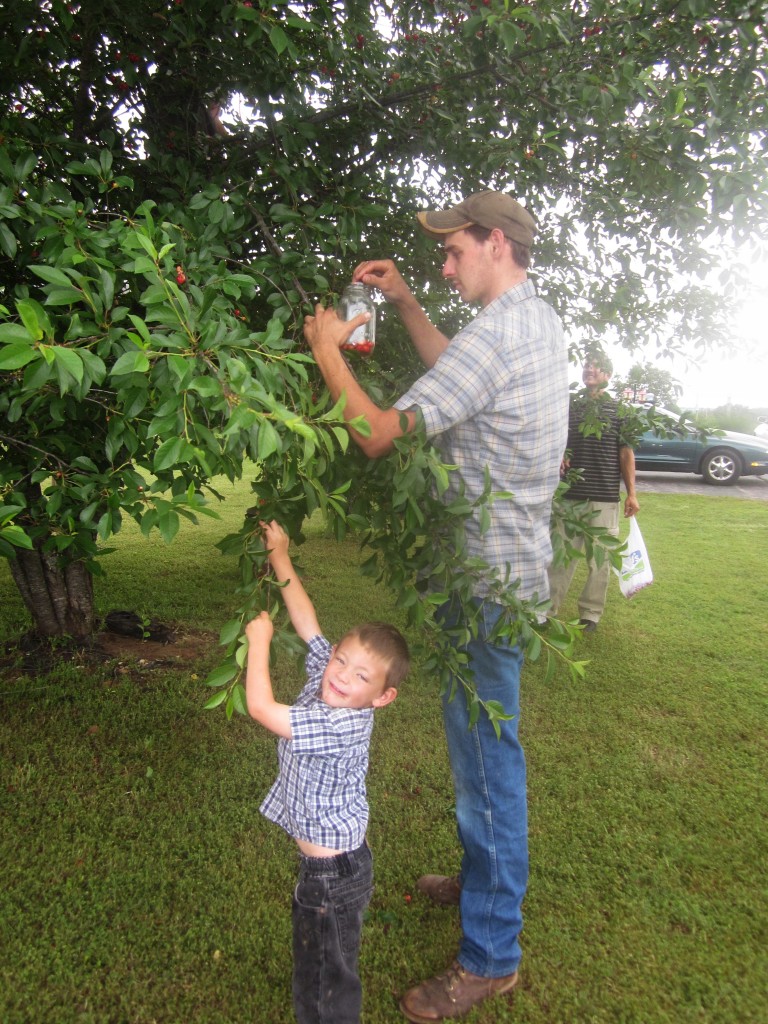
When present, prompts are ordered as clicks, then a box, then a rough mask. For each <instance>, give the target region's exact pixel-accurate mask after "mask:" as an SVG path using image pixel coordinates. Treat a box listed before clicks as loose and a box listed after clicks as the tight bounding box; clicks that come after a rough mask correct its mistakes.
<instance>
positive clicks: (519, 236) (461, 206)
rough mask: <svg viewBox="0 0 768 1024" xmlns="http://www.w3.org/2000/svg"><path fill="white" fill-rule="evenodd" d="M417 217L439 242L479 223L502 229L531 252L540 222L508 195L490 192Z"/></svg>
mask: <svg viewBox="0 0 768 1024" xmlns="http://www.w3.org/2000/svg"><path fill="white" fill-rule="evenodd" d="M416 217H417V219H418V221H419V224H420V226H421V228H422V229H423V230H424V231H425V232H426V233H427V234H428V235H429V236H430V238H436V239H438V240H440V239H441V238H443V237H444V236H445V235H450V234H451V232H453V231H462V230H463V229H464V228H469V227H472V225H473V224H478V225H479V226H480V227H481V228H486V229H487V230H491V229H492V228H499V230H500V231H503V232H504V234H505V235H506V237H507V238H511V239H512V240H513V241H515V242H519V243H520V245H525V246H527V247H528V248H529V249H530V247H531V245H532V244H533V236H534V235H535V234H536V221H535V220H534V219H533V217H532V216H531V215H530V213H528V211H527V210H526V209H525V207H524V206H521V205H520V203H518V202H517V200H516V199H513V198H512V196H510V195H508V194H507V193H506V192H493V191H491V190H490V189H488V190H486V191H485V192H475V193H474V195H471V196H467V198H466V199H464V200H462V201H461V202H460V203H458V204H457V205H456V206H452V207H451V208H450V209H448V210H423V211H421V212H420V213H417V214H416Z"/></svg>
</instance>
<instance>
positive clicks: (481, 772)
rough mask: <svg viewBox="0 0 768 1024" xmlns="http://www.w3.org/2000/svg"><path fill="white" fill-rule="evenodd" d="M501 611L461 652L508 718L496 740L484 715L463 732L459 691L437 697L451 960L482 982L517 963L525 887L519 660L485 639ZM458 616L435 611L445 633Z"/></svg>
mask: <svg viewBox="0 0 768 1024" xmlns="http://www.w3.org/2000/svg"><path fill="white" fill-rule="evenodd" d="M500 613H501V608H500V607H499V606H498V605H496V604H493V603H491V602H485V603H484V604H483V605H482V606H481V609H480V615H481V621H480V629H479V632H478V639H477V640H473V641H472V642H471V643H470V644H469V645H468V647H467V648H466V650H467V652H468V654H469V658H470V666H471V668H472V671H473V673H474V681H475V685H476V687H477V692H478V694H479V696H480V697H481V698H482V699H483V700H486V701H487V700H495V701H498V702H499V703H500V704H502V705H503V707H504V710H505V711H507V712H508V713H509V714H512V715H514V716H515V717H514V718H513V719H512V720H511V721H506V722H501V723H500V725H501V738H500V739H497V738H496V733H495V732H494V729H493V726H492V725H491V724H490V722H489V720H488V716H487V715H486V713H485V712H484V711H482V710H481V711H480V715H479V718H478V721H477V724H476V725H475V726H474V727H473V728H471V729H470V728H469V712H468V709H467V702H466V699H465V696H464V689H463V687H462V686H461V685H460V684H459V686H458V688H457V691H456V696H455V697H454V699H453V700H452V701H449V700H448V695H447V694H446V695H444V697H443V720H444V723H445V733H446V738H447V741H448V754H449V757H450V762H451V772H452V774H453V784H454V789H455V792H456V820H457V826H458V834H459V840H460V842H461V846H462V849H463V851H464V852H463V858H462V864H461V903H460V909H461V928H462V939H461V945H460V947H459V954H458V960H459V962H460V963H461V964H462V966H463V967H465V968H466V970H468V971H471V972H472V973H473V974H479V975H481V976H482V977H484V978H498V977H504V976H505V975H508V974H513V973H514V971H516V970H517V966H518V964H519V963H520V958H521V955H522V954H521V950H520V942H519V938H518V936H519V934H520V931H521V930H522V927H523V915H522V903H523V897H524V896H525V890H526V886H527V883H528V815H527V799H526V771H525V755H524V754H523V748H522V747H521V745H520V742H519V740H518V724H519V721H520V670H521V668H522V665H523V655H522V653H521V651H520V650H519V648H517V647H513V646H510V645H509V644H508V643H506V642H501V643H489V642H488V641H487V640H486V639H485V638H486V636H487V635H488V632H489V631H490V629H491V628H492V626H493V624H494V623H495V621H496V619H497V618H498V617H499V615H500ZM457 618H458V615H457V614H456V612H455V611H453V612H452V611H451V610H449V609H444V610H443V622H444V624H446V625H450V624H451V622H456V620H457Z"/></svg>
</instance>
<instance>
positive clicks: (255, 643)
mask: <svg viewBox="0 0 768 1024" xmlns="http://www.w3.org/2000/svg"><path fill="white" fill-rule="evenodd" d="M274 632H275V627H274V624H273V622H272V619H270V617H269V612H261V613H260V614H259V615H257V617H256V618H255V619H251V621H250V622H249V623H248V625H247V626H246V627H245V635H246V637H247V638H248V646H249V647H252V648H256V647H259V646H261V645H263V646H266V647H268V646H269V645H270V643H271V642H272V637H273V635H274Z"/></svg>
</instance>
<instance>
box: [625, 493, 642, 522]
mask: <svg viewBox="0 0 768 1024" xmlns="http://www.w3.org/2000/svg"><path fill="white" fill-rule="evenodd" d="M639 511H640V502H639V501H638V500H637V498H635V497H634V495H632V496H630V495H627V497H626V498H625V499H624V518H625V519H631V518H632V516H634V515H636V514H637V513H638V512H639Z"/></svg>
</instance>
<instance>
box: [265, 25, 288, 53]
mask: <svg viewBox="0 0 768 1024" xmlns="http://www.w3.org/2000/svg"><path fill="white" fill-rule="evenodd" d="M269 41H270V43H272V46H273V47H274V49H275V52H276V53H277V54H278V56H279V55H280V54H281V53H282V52H283V50H284V49H285V48H286V46H288V36H287V35H286V34H285V32H283V30H282V29H281V28H280V26H279V25H273V26H272V28H271V29H270V32H269Z"/></svg>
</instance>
